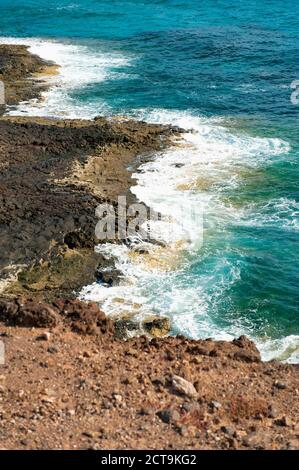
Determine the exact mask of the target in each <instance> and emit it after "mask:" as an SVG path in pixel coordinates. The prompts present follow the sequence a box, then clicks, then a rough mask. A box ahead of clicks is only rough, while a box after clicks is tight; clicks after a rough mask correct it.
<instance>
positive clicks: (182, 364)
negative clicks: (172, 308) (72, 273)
mask: <svg viewBox="0 0 299 470" xmlns="http://www.w3.org/2000/svg"><path fill="white" fill-rule="evenodd" d="M30 312H34V315H33V317H32V316H31V315H30ZM0 318H1V320H2V323H0V334H1V340H2V341H4V343H5V347H6V358H5V365H2V366H0V447H1V448H4V449H298V448H299V441H298V438H299V425H298V414H299V412H298V397H299V375H298V367H297V366H291V365H283V364H280V363H278V362H275V361H274V362H269V363H263V362H261V361H260V358H259V353H258V351H257V350H256V347H255V345H254V344H253V343H251V342H250V341H249V340H248V339H246V338H244V337H243V338H241V339H240V340H235V341H234V342H233V343H226V342H214V341H211V340H206V341H191V340H187V339H185V338H183V337H177V338H173V337H168V338H163V339H157V338H154V339H152V340H149V338H146V337H139V338H135V339H132V340H129V341H126V342H124V341H120V340H117V339H115V338H114V334H113V333H114V331H113V330H114V328H113V324H112V323H111V321H110V320H108V319H106V318H105V316H104V314H102V313H101V312H100V311H99V310H98V308H97V306H96V305H95V304H89V305H87V304H81V303H80V302H78V301H59V302H56V303H55V304H51V305H45V304H40V303H35V302H31V303H26V302H24V303H23V304H22V303H21V304H20V305H19V306H18V307H17V308H16V305H15V303H14V302H12V303H10V304H7V303H5V302H2V303H1V305H0ZM32 318H34V319H35V320H36V319H40V320H38V321H37V322H36V321H35V320H34V321H32ZM22 322H23V323H24V324H27V325H28V327H20V326H18V327H16V326H8V325H12V324H16V323H17V324H22ZM39 322H40V323H39ZM34 324H40V325H44V328H36V327H33V326H32V325H34ZM30 325H31V326H30ZM47 325H56V326H52V327H49V326H47ZM177 376H178V377H179V378H177ZM180 378H183V379H185V380H186V381H187V382H184V381H182V380H181V379H180Z"/></svg>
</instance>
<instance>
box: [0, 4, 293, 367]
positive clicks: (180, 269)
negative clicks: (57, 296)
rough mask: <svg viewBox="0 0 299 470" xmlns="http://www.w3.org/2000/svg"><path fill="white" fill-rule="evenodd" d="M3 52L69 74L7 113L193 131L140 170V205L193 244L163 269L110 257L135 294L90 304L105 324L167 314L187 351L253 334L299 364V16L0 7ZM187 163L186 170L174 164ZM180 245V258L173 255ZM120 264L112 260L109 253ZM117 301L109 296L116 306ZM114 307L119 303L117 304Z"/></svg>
mask: <svg viewBox="0 0 299 470" xmlns="http://www.w3.org/2000/svg"><path fill="white" fill-rule="evenodd" d="M0 6H1V16H0V36H1V42H10V43H14V42H18V43H25V44H28V45H29V46H30V47H31V50H32V51H33V52H36V53H37V54H40V55H41V56H42V57H45V58H48V59H52V60H54V61H56V62H57V63H59V64H60V65H61V71H60V75H59V76H58V77H53V78H52V79H51V80H52V87H51V89H50V91H49V92H48V93H46V95H45V101H44V103H43V104H42V105H41V104H39V103H34V102H31V103H23V104H21V105H20V106H19V107H18V108H17V109H11V113H12V114H20V113H22V114H35V115H48V116H61V117H84V118H92V117H94V116H96V115H105V116H112V115H115V114H119V115H126V116H132V117H135V118H138V119H144V120H148V121H150V122H161V123H173V124H177V125H179V126H181V127H183V128H185V129H186V134H185V135H184V140H183V141H182V142H181V144H180V146H178V147H177V148H176V149H172V150H170V151H168V152H166V153H165V154H162V155H161V154H160V155H157V156H156V158H155V159H154V160H153V161H152V162H150V163H148V164H146V165H144V166H143V167H142V168H141V169H140V171H139V173H138V174H137V175H136V177H137V184H136V188H134V189H133V191H135V193H136V194H137V196H138V197H139V198H140V199H141V200H143V201H145V202H146V203H148V204H149V205H151V206H152V207H154V208H156V209H158V210H160V211H161V212H162V213H164V214H165V215H167V216H168V217H169V220H170V219H171V221H172V223H173V227H174V229H173V232H174V233H175V231H176V227H177V225H180V221H181V219H182V218H184V214H186V213H187V212H188V210H189V209H190V207H191V208H193V209H196V210H198V209H199V208H200V210H201V211H202V213H203V239H202V240H201V224H200V221H199V220H197V219H195V217H191V218H190V221H189V228H190V230H191V231H190V233H191V234H192V237H191V238H192V240H191V243H190V244H189V245H182V246H181V245H180V244H179V243H178V237H177V238H176V239H175V240H171V241H170V243H169V246H170V249H169V251H168V253H167V252H164V253H162V254H161V253H160V255H159V256H160V259H161V257H162V259H165V263H163V266H161V265H159V263H155V260H156V258H157V256H158V255H157V254H153V257H152V262H151V263H146V260H143V259H138V260H136V259H135V258H134V257H132V256H130V253H128V252H127V251H126V249H125V248H118V250H119V252H118V253H116V254H117V256H118V259H119V265H120V267H121V268H122V269H123V271H124V273H125V274H126V275H127V279H128V281H127V283H126V284H125V285H124V286H122V287H119V288H112V289H110V290H109V289H107V288H104V287H103V286H99V285H93V286H88V287H86V288H85V289H84V290H83V292H82V296H84V297H85V298H91V299H94V300H98V301H99V302H101V303H103V306H104V308H105V309H106V311H107V312H109V313H111V314H113V313H115V312H117V311H118V310H119V309H120V310H121V309H122V310H134V308H135V309H137V310H138V311H139V312H141V313H142V314H144V315H146V314H150V313H156V314H161V315H168V316H170V317H171V319H172V324H173V332H174V333H177V332H180V333H183V334H186V335H188V336H190V337H193V338H199V337H215V338H232V337H234V336H236V335H240V334H247V335H249V336H250V337H251V338H253V339H254V340H255V341H257V343H258V345H259V347H260V349H261V351H262V353H263V357H264V358H266V359H270V358H273V357H277V358H280V359H283V360H287V361H289V362H299V263H298V261H299V260H298V254H299V219H298V215H299V186H298V182H299V161H298V158H299V132H298V129H299V104H297V105H296V103H295V102H294V103H292V102H291V94H292V89H291V83H292V82H293V81H294V80H297V79H298V80H299V67H298V65H299V24H298V23H299V20H298V18H299V15H298V14H299V3H298V2H294V0H271V1H270V0H265V1H263V2H261V1H258V0H202V1H199V0H134V1H131V0H126V1H120V0H110V1H103V0H53V1H51V2H48V1H45V0H38V1H37V0H36V1H35V0H14V1H13V2H12V1H8V0H0ZM178 163H179V165H177V164H178ZM173 241H174V242H175V244H174V245H173V246H174V247H173V246H172V242H173ZM111 249H112V248H111ZM108 291H109V292H108ZM120 299H121V302H120Z"/></svg>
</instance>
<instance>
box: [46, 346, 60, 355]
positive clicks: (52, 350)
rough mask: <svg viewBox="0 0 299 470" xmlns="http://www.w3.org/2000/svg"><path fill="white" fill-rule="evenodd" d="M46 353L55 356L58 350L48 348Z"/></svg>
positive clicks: (53, 347)
mask: <svg viewBox="0 0 299 470" xmlns="http://www.w3.org/2000/svg"><path fill="white" fill-rule="evenodd" d="M47 351H48V353H50V354H56V353H58V352H59V349H58V348H56V346H50V347H49V348H48V349H47Z"/></svg>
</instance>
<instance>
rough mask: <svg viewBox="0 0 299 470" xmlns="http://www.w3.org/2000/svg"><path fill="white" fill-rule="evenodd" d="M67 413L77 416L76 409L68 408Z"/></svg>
mask: <svg viewBox="0 0 299 470" xmlns="http://www.w3.org/2000/svg"><path fill="white" fill-rule="evenodd" d="M66 414H67V415H69V416H75V414H76V412H75V410H67V412H66Z"/></svg>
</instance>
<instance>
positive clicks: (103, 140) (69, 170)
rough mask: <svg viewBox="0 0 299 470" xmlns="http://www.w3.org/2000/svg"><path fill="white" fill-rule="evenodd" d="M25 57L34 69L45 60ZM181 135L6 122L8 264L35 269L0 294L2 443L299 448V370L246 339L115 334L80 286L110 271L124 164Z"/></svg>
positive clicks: (149, 128) (126, 177)
mask: <svg viewBox="0 0 299 470" xmlns="http://www.w3.org/2000/svg"><path fill="white" fill-rule="evenodd" d="M17 47H21V51H22V54H21V57H22V58H23V54H24V53H25V49H26V48H25V49H24V48H22V46H17ZM6 48H8V51H9V54H8V57H9V58H11V55H10V54H13V53H14V50H15V48H14V47H13V46H6ZM1 51H2V52H3V46H2V48H0V54H1ZM28 54H29V53H28ZM16 57H17V59H16V61H15V62H14V64H15V67H17V68H18V66H19V65H18V57H20V56H18V55H17V56H16ZM28 57H30V60H32V61H33V62H34V61H37V62H36V63H35V65H34V66H33V65H32V72H31V73H32V74H33V71H34V69H36V68H38V67H39V68H40V67H42V66H44V65H45V64H41V62H40V59H37V58H36V56H30V54H29V56H27V53H26V58H27V59H28ZM22 60H23V59H22ZM52 65H53V64H52ZM52 65H51V66H52ZM47 66H48V64H47ZM19 74H20V76H21V74H22V68H21V69H20V70H19ZM26 78H28V77H27V76H26ZM22 83H23V82H22ZM30 84H31V85H30V86H32V88H33V89H34V90H35V91H34V93H37V95H36V94H35V97H38V96H40V88H39V87H38V86H37V87H36V88H35V86H34V80H30ZM27 86H28V84H27V82H26V87H25V89H26V90H27ZM43 87H44V84H43ZM43 89H44V88H43ZM18 93H19V91H18V90H17V91H16V92H15V96H16V97H17V96H19V95H18ZM22 93H23V92H22ZM32 93H33V92H32ZM28 96H29V95H28ZM178 132H179V131H178V130H177V129H173V128H171V127H170V126H160V125H154V124H152V125H151V124H147V123H144V122H135V121H122V122H117V121H113V120H107V119H104V118H97V119H95V120H93V121H82V120H55V119H50V120H49V119H44V118H33V117H32V118H23V117H9V116H5V117H3V118H1V119H0V138H1V152H0V165H1V173H2V174H1V178H0V187H1V198H2V199H1V204H0V209H1V213H0V219H1V244H2V247H5V250H3V252H2V255H1V268H2V270H6V271H7V269H6V268H7V266H11V265H13V266H20V265H27V267H26V269H23V271H22V272H21V273H19V275H18V281H17V283H14V284H12V285H11V286H10V288H9V290H6V292H5V294H2V295H1V299H0V300H1V302H0V322H1V323H0V333H1V339H3V341H4V343H5V347H6V352H7V357H6V359H7V362H6V363H5V365H4V366H3V372H4V373H3V374H2V370H1V369H2V366H0V377H1V383H0V385H1V389H0V391H1V394H2V395H3V400H2V404H1V407H2V406H3V411H1V410H2V408H1V409H0V416H1V420H2V425H3V429H4V433H3V435H2V436H1V437H0V446H1V447H3V448H7V449H9V448H23V449H24V448H26V449H34V448H36V449H38V448H64V449H65V448H101V449H102V448H103V449H106V448H110V449H113V448H127V449H130V448H153V449H158V448H163V449H171V448H172V446H174V448H182V449H183V448H185V449H187V448H189V449H193V448H204V449H210V448H212V449H229V448H230V449H248V448H252V449H260V448H262V449H263V448H290V449H292V448H297V446H298V444H297V442H298V436H299V429H298V425H297V423H298V407H297V403H298V390H299V382H298V366H296V365H285V364H280V363H278V362H277V361H271V362H269V363H263V362H262V361H261V360H260V355H259V352H258V351H257V349H256V347H255V345H254V344H253V343H252V342H251V341H249V340H248V339H246V338H244V337H242V338H240V339H238V340H237V339H236V340H234V341H233V342H231V343H229V342H224V341H223V342H221V341H218V342H217V341H212V340H199V341H192V340H188V339H186V338H184V337H181V336H178V337H176V338H174V337H166V338H161V339H158V338H154V339H153V340H152V341H150V340H149V339H148V338H147V337H145V336H141V337H137V338H133V339H130V340H128V341H126V342H123V341H119V340H118V339H117V338H116V337H115V336H116V333H117V331H116V325H113V323H112V322H111V320H110V319H109V318H106V317H105V316H104V314H103V313H102V312H100V310H99V309H98V307H97V306H96V305H95V304H87V303H83V302H80V301H78V300H75V299H74V295H73V294H72V293H73V292H74V291H75V292H76V291H78V289H79V288H80V287H82V286H83V285H86V284H87V283H90V282H91V280H95V279H97V277H96V276H98V275H99V266H101V265H102V266H104V268H105V270H106V269H107V264H105V263H106V261H105V260H104V259H103V257H101V256H98V255H96V254H95V252H94V245H95V240H94V235H93V234H94V228H95V225H96V220H95V216H94V209H95V207H96V206H97V205H98V204H99V203H101V202H103V201H110V202H112V203H113V204H115V203H116V197H117V196H118V195H119V194H126V195H128V194H129V195H130V196H129V199H130V202H131V201H134V200H135V199H134V196H133V194H132V193H131V192H130V187H131V185H132V179H131V175H132V173H133V172H134V169H132V172H131V170H130V171H128V170H127V167H128V165H129V164H130V165H132V163H133V167H134V162H135V163H136V164H137V163H138V165H139V164H140V158H141V159H142V158H148V156H149V155H150V154H151V152H155V151H158V150H159V149H161V148H163V147H164V146H167V145H169V144H170V141H171V137H172V136H174V135H176V134H177V133H178ZM142 156H143V157H142ZM95 187H96V188H100V192H99V190H98V189H97V190H96V191H95V190H94V188H95ZM108 268H109V269H110V273H111V276H112V278H113V276H114V275H113V272H112V271H113V268H112V271H111V267H108ZM104 272H106V271H104ZM96 273H97V274H96ZM6 274H7V272H6ZM102 274H103V273H100V276H101V275H102ZM109 275H110V274H109ZM112 282H113V279H112ZM59 298H60V300H58V299H59ZM118 326H119V327H120V329H121V328H122V327H123V328H126V327H128V326H129V325H128V324H124V325H118ZM148 328H149V333H151V336H159V335H161V331H162V335H163V332H164V333H165V331H164V330H163V326H161V325H157V324H154V322H152V324H151V325H149V326H148ZM166 329H167V328H166ZM16 332H17V334H16ZM153 333H154V334H153ZM38 338H39V339H38ZM24 345H25V346H24ZM19 371H22V374H19ZM177 376H179V377H180V378H181V379H183V381H182V380H178V379H177V378H176V377H177ZM99 379H100V382H99ZM184 381H187V383H186V382H184ZM178 382H179V383H180V386H179V385H178ZM21 392H22V393H21ZM16 404H17V406H16ZM32 417H34V418H32ZM78 418H79V419H78ZM12 420H14V421H15V422H16V423H17V424H18V425H19V426H18V427H16V426H15V424H14V425H12V424H11V422H12ZM32 420H33V423H34V424H33V428H34V429H33V431H32V432H29V428H30V429H31V430H32V425H31V423H32ZM128 423H129V425H128ZM127 426H129V427H127Z"/></svg>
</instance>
